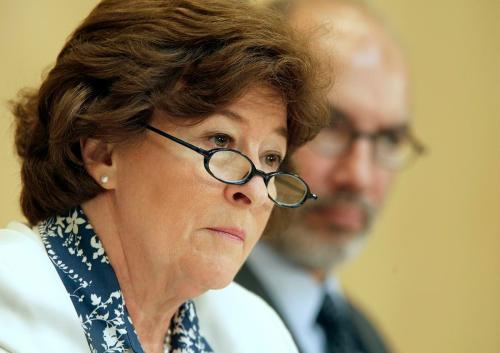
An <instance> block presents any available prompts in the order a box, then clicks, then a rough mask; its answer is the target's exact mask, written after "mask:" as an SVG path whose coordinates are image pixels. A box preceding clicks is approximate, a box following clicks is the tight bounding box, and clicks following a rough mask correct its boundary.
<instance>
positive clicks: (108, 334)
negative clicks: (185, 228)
mask: <svg viewBox="0 0 500 353" xmlns="http://www.w3.org/2000/svg"><path fill="white" fill-rule="evenodd" d="M38 231H39V233H40V235H41V238H42V241H43V244H44V246H45V249H46V251H47V254H48V256H49V258H50V259H51V261H52V263H53V265H54V267H55V268H56V270H57V273H58V274H59V277H60V278H61V280H62V282H63V284H64V286H65V288H66V290H67V292H68V295H69V296H70V298H71V301H72V302H73V306H74V308H75V310H76V313H77V315H78V317H79V319H80V322H81V324H82V328H83V330H84V333H85V337H86V338H87V342H88V344H89V347H90V350H91V352H93V353H108V352H110V353H111V352H113V353H119V352H124V351H126V350H128V349H132V351H133V352H135V353H144V350H143V349H142V347H141V344H140V342H139V338H138V336H137V333H136V331H135V329H134V325H133V323H132V319H131V318H130V316H129V314H128V311H127V307H126V305H125V301H124V298H123V295H122V292H121V290H120V285H119V283H118V280H117V278H116V275H115V272H114V270H113V268H112V267H111V265H110V262H109V259H108V257H107V255H106V252H105V250H104V247H103V245H102V243H101V241H100V240H99V236H98V235H97V234H96V232H95V231H94V229H93V228H92V225H91V224H90V222H89V221H88V219H87V217H86V216H85V214H84V212H83V210H82V209H81V208H80V207H77V208H75V209H73V210H71V211H69V212H68V214H66V215H63V216H56V217H51V218H48V219H47V220H45V221H43V222H42V223H40V224H39V225H38ZM171 331H172V334H171V342H170V344H171V348H170V350H171V351H175V352H179V353H183V352H193V353H209V352H212V349H211V348H210V346H209V345H208V343H207V342H206V340H205V339H204V338H203V337H202V336H201V335H200V332H199V324H198V318H197V316H196V310H195V307H194V303H193V302H192V301H187V302H185V303H184V304H183V305H181V306H180V308H179V309H178V311H177V312H176V314H175V315H174V318H173V320H172V324H171Z"/></svg>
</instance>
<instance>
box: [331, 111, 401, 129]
mask: <svg viewBox="0 0 500 353" xmlns="http://www.w3.org/2000/svg"><path fill="white" fill-rule="evenodd" d="M329 109H330V127H333V126H334V125H335V123H336V122H337V123H338V122H340V123H345V124H347V125H348V126H349V127H351V128H352V129H356V127H355V126H354V124H353V122H352V120H351V119H350V118H349V116H348V115H347V114H346V113H344V112H342V111H341V110H338V109H337V108H335V107H334V106H330V108H329ZM400 130H408V131H409V130H410V124H409V123H408V122H401V123H398V124H393V125H391V126H387V127H383V128H381V129H379V130H378V131H381V132H384V131H400Z"/></svg>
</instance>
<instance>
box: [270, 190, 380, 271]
mask: <svg viewBox="0 0 500 353" xmlns="http://www.w3.org/2000/svg"><path fill="white" fill-rule="evenodd" d="M342 206H348V207H354V208H356V209H357V210H359V212H360V213H361V216H362V217H361V219H362V221H361V227H360V229H358V230H356V231H353V230H349V229H347V228H346V227H345V226H342V225H339V224H336V223H335V222H330V223H328V222H327V221H325V222H324V224H325V225H326V226H325V227H321V228H320V229H318V228H317V227H316V228H315V227H314V226H312V225H311V224H310V222H308V220H307V218H308V217H310V216H311V215H314V216H315V217H321V210H325V209H333V208H335V207H342ZM375 213H376V209H375V207H374V206H373V205H372V203H371V202H369V201H368V200H366V199H365V198H363V197H362V196H360V195H359V194H358V193H355V192H353V191H350V190H341V191H338V192H336V193H335V194H334V195H332V196H329V197H321V199H319V200H317V201H314V202H311V203H310V204H308V205H304V206H303V207H301V209H298V210H294V212H293V213H292V214H289V219H288V222H289V226H288V228H287V229H286V230H285V231H284V232H282V233H280V234H275V235H271V236H270V237H267V239H266V240H267V241H268V243H269V244H271V245H272V246H273V247H274V248H275V249H276V250H278V251H279V252H280V253H281V254H282V255H283V256H284V257H286V258H287V259H289V260H291V261H292V262H293V263H295V264H297V265H300V266H302V267H305V268H307V269H311V270H320V271H322V272H324V273H327V272H329V271H331V270H332V269H334V268H335V267H337V266H338V265H339V264H342V263H345V262H346V261H347V260H349V259H351V258H353V257H355V256H356V255H357V254H358V253H359V252H360V251H361V249H362V248H363V247H364V244H365V243H366V238H367V234H368V232H369V230H370V229H371V226H372V223H373V219H374V218H375ZM341 237H347V238H348V239H339V238H341Z"/></svg>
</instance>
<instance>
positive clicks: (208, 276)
mask: <svg viewBox="0 0 500 353" xmlns="http://www.w3.org/2000/svg"><path fill="white" fill-rule="evenodd" d="M241 265H242V263H240V262H239V261H238V262H237V263H236V262H234V261H220V259H219V261H217V262H215V263H214V262H211V263H208V264H207V263H204V264H202V266H201V267H199V268H198V269H197V270H195V271H193V272H194V273H192V275H191V276H190V277H191V278H193V280H195V281H196V282H197V283H198V284H199V286H200V287H201V288H204V289H205V290H209V289H221V288H224V287H227V286H228V285H229V284H230V283H231V282H232V281H233V279H234V277H235V276H236V274H237V273H238V270H239V269H240V267H241ZM194 278H195V279H194Z"/></svg>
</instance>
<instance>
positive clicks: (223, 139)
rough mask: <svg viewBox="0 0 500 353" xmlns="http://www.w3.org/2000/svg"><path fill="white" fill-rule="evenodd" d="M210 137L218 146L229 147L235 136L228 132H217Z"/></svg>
mask: <svg viewBox="0 0 500 353" xmlns="http://www.w3.org/2000/svg"><path fill="white" fill-rule="evenodd" d="M209 139H210V141H211V142H212V143H213V144H214V145H215V146H216V147H217V148H227V147H229V145H230V144H231V142H233V138H232V137H231V136H229V135H226V134H215V135H212V136H210V138H209Z"/></svg>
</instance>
